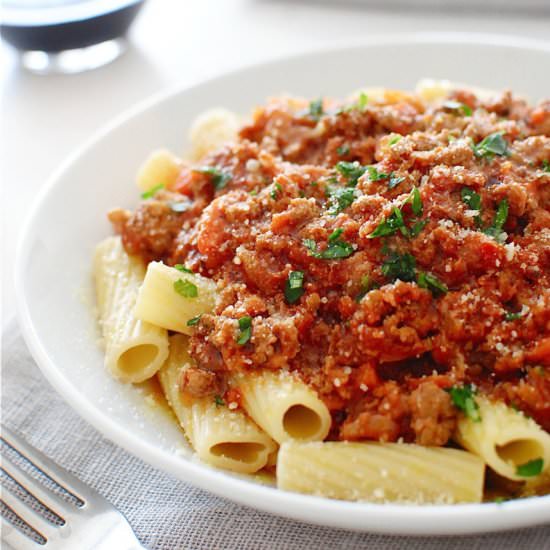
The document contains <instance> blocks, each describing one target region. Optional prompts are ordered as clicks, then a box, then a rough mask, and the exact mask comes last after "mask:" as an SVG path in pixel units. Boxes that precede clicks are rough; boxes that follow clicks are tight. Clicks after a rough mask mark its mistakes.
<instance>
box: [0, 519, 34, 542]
mask: <svg viewBox="0 0 550 550" xmlns="http://www.w3.org/2000/svg"><path fill="white" fill-rule="evenodd" d="M2 542H4V543H6V544H9V545H10V546H11V548H16V549H17V550H37V548H38V547H39V545H38V544H36V543H35V542H34V541H32V540H31V539H30V538H29V537H27V536H26V535H24V534H23V533H22V532H21V531H19V529H17V527H15V526H13V525H12V524H11V523H10V522H9V521H7V520H5V519H4V518H2Z"/></svg>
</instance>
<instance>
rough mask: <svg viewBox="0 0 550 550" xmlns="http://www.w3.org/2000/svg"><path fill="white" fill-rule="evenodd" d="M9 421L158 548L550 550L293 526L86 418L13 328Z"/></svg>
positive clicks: (520, 534)
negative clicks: (206, 487)
mask: <svg viewBox="0 0 550 550" xmlns="http://www.w3.org/2000/svg"><path fill="white" fill-rule="evenodd" d="M2 422H3V423H4V424H6V425H7V426H8V427H9V428H11V429H13V430H15V431H17V432H18V433H20V434H22V435H23V436H24V437H25V438H26V439H27V440H28V441H29V442H30V443H31V444H32V445H34V446H36V447H37V448H39V449H40V450H42V451H44V452H45V453H46V454H47V455H48V456H49V457H51V458H52V459H53V460H55V461H56V462H57V463H58V464H60V465H61V466H63V467H64V468H67V469H68V470H69V471H71V472H72V473H74V474H75V475H76V476H78V477H79V478H80V479H81V480H82V481H84V482H85V483H88V484H89V485H91V486H92V487H94V488H95V489H96V490H97V491H99V492H100V493H101V494H102V495H104V496H105V497H106V498H107V499H108V500H109V501H110V502H111V503H113V504H114V505H115V506H116V507H117V508H118V509H119V510H120V511H121V512H123V513H124V514H125V516H126V517H127V518H128V520H129V522H130V524H131V525H132V527H133V528H134V530H135V532H136V534H137V536H138V537H139V539H140V540H141V541H142V542H143V544H144V545H146V546H147V548H150V549H153V548H159V549H163V550H175V549H186V550H217V549H239V550H247V549H254V550H262V549H269V550H272V549H273V550H276V549H300V550H308V549H314V550H322V549H325V548H326V549H331V550H337V549H346V550H348V549H349V550H353V549H359V548H368V549H369V550H396V549H398V548H406V549H408V550H420V549H422V550H436V549H437V550H440V549H460V550H462V549H464V550H481V549H483V550H512V549H513V550H517V549H522V550H550V526H546V527H537V528H533V529H525V530H518V531H511V532H508V533H500V534H488V535H482V536H475V537H474V536H468V537H437V538H423V537H422V538H420V537H418V538H401V537H388V536H382V535H371V534H363V533H353V532H347V531H343V530H338V529H330V528H326V527H318V526H312V525H307V524H304V523H299V522H296V521H289V520H286V519H282V518H279V517H276V516H271V515H269V514H265V513H262V512H257V511H255V510H252V509H249V508H246V507H243V506H238V505H236V504H232V503H231V502H228V501H225V500H223V499H221V498H218V497H215V496H212V495H210V494H208V493H206V492H204V491H201V490H199V489H195V488H194V487H192V486H191V485H188V484H186V483H183V482H181V481H178V480H176V479H174V478H172V477H171V476H169V475H167V474H165V473H163V472H161V471H159V470H156V469H155V468H152V467H151V466H149V465H147V464H145V463H144V462H142V461H141V460H139V459H138V458H135V457H133V456H132V455H130V454H128V453H126V452H125V451H123V450H122V449H120V448H118V447H117V446H116V445H114V444H113V443H111V442H110V441H108V440H107V439H105V438H104V437H102V436H101V435H100V434H99V433H98V432H97V431H96V430H95V429H94V428H92V427H91V426H89V425H88V424H86V423H85V422H84V421H83V420H81V419H80V417H79V416H78V415H77V414H76V413H75V412H73V410H72V409H71V408H70V407H69V406H68V405H66V404H65V403H64V401H63V400H62V399H61V397H59V396H58V395H57V394H56V393H55V391H54V390H53V389H52V388H51V387H50V386H49V384H48V382H46V380H45V379H44V377H43V376H42V374H41V372H40V371H39V369H38V367H37V366H36V364H35V363H34V361H33V359H32V358H31V356H30V354H29V352H28V351H27V348H26V346H25V343H24V341H23V339H22V337H21V334H20V332H19V329H18V327H17V325H16V323H15V322H14V323H12V324H11V325H9V326H8V328H7V330H6V332H5V333H4V335H3V350H2Z"/></svg>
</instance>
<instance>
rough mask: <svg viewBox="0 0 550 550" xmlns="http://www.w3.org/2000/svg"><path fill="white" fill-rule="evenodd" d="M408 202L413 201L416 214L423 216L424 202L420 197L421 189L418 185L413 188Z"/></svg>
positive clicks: (412, 204)
mask: <svg viewBox="0 0 550 550" xmlns="http://www.w3.org/2000/svg"><path fill="white" fill-rule="evenodd" d="M408 202H410V203H411V208H412V211H413V214H414V215H415V216H422V211H423V210H424V205H423V204H422V198H421V197H420V191H419V190H418V187H413V188H412V191H411V196H410V197H409V199H408Z"/></svg>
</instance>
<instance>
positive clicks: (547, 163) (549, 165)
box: [542, 160, 550, 172]
mask: <svg viewBox="0 0 550 550" xmlns="http://www.w3.org/2000/svg"><path fill="white" fill-rule="evenodd" d="M542 171H543V172H550V160H543V161H542Z"/></svg>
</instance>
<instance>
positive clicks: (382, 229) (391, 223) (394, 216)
mask: <svg viewBox="0 0 550 550" xmlns="http://www.w3.org/2000/svg"><path fill="white" fill-rule="evenodd" d="M398 229H399V230H400V231H401V233H402V234H403V235H404V236H405V237H407V236H408V235H409V231H408V229H407V227H406V226H405V220H404V219H403V214H402V213H401V210H399V209H398V208H395V207H394V208H393V210H392V213H391V214H390V215H389V217H388V218H386V219H385V220H384V221H382V222H380V223H379V224H378V225H377V226H376V228H375V230H374V231H373V232H372V233H371V234H370V235H369V236H368V238H369V239H374V238H376V237H387V236H389V235H394V234H395V232H396V231H397V230H398Z"/></svg>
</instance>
